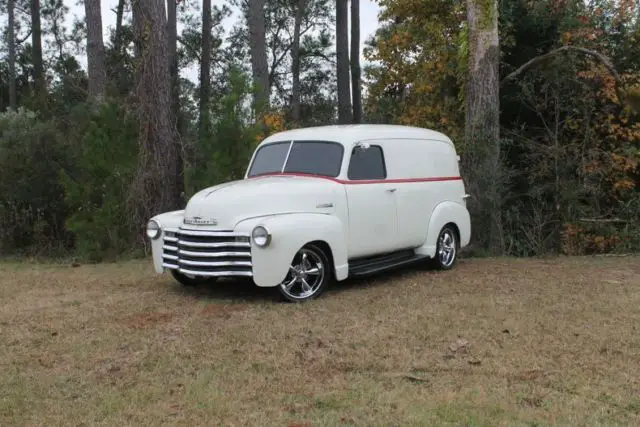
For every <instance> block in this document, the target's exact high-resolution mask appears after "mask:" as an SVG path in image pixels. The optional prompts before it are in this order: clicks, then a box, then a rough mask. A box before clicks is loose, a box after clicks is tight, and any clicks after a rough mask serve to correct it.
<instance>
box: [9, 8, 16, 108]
mask: <svg viewBox="0 0 640 427" xmlns="http://www.w3.org/2000/svg"><path fill="white" fill-rule="evenodd" d="M7 9H8V10H7V12H8V14H9V22H8V24H9V28H8V31H9V40H8V43H9V106H10V107H11V108H16V105H17V102H18V101H17V93H16V29H15V22H14V20H15V3H14V0H9V1H8V4H7Z"/></svg>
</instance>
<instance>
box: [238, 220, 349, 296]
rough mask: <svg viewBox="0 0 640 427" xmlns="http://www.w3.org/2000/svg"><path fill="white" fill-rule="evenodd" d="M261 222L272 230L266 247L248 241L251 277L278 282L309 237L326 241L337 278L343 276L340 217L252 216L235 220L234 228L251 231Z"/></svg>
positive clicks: (344, 257) (344, 256)
mask: <svg viewBox="0 0 640 427" xmlns="http://www.w3.org/2000/svg"><path fill="white" fill-rule="evenodd" d="M258 225H262V226H264V227H266V228H267V229H268V230H269V232H270V233H271V242H270V243H269V245H268V246H267V247H265V248H261V247H259V246H256V245H255V244H253V242H252V244H251V261H252V264H253V281H254V282H255V284H256V285H258V286H262V287H270V286H277V285H278V284H280V283H281V282H282V281H283V280H284V279H285V277H286V275H287V272H288V271H289V266H290V265H291V261H292V260H293V257H294V256H295V254H296V252H298V250H299V249H300V248H302V247H303V246H304V245H305V244H307V243H309V242H312V241H318V240H320V241H323V242H325V243H327V244H328V245H329V248H330V249H331V254H327V255H330V256H331V255H332V256H333V264H334V270H335V273H336V279H337V280H343V279H344V278H346V275H347V270H348V264H347V245H346V239H345V235H344V232H343V225H342V223H341V222H340V220H339V219H338V218H337V217H335V216H332V215H326V214H317V213H292V214H284V215H274V216H266V217H261V218H251V219H248V220H245V221H242V222H240V223H238V224H237V225H236V227H235V230H236V231H238V232H246V233H251V231H252V230H253V229H254V227H256V226H258Z"/></svg>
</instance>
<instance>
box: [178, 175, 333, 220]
mask: <svg viewBox="0 0 640 427" xmlns="http://www.w3.org/2000/svg"><path fill="white" fill-rule="evenodd" d="M341 191H344V190H342V188H341V186H340V185H339V184H338V183H336V182H334V181H332V180H330V179H323V178H316V177H301V176H287V175H278V176H263V177H256V178H250V179H242V180H237V181H231V182H226V183H224V184H220V185H216V186H213V187H209V188H205V189H204V190H201V191H199V192H198V193H196V194H194V195H193V197H192V198H191V199H190V200H189V202H188V203H187V206H186V208H185V210H184V218H193V217H199V219H200V220H203V221H211V220H214V221H215V225H203V226H202V227H203V228H206V229H212V230H232V229H233V228H234V227H235V226H236V224H238V223H239V222H240V221H243V220H245V219H248V218H254V217H258V216H263V215H275V214H284V213H300V212H314V213H315V212H327V209H326V208H321V207H319V206H318V205H322V204H327V203H333V204H334V205H335V203H336V200H337V197H338V194H339V192H341Z"/></svg>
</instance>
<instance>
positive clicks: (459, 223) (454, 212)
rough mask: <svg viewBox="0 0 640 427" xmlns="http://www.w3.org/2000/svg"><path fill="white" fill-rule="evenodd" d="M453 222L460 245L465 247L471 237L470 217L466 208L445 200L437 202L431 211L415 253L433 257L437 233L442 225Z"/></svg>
mask: <svg viewBox="0 0 640 427" xmlns="http://www.w3.org/2000/svg"><path fill="white" fill-rule="evenodd" d="M450 222H451V223H453V224H455V225H456V227H458V231H460V246H461V247H465V246H467V245H468V244H469V241H470V239H471V217H470V216H469V211H468V210H467V208H466V207H465V206H464V205H462V204H460V203H456V202H451V201H446V202H442V203H439V204H438V205H436V207H435V208H434V209H433V212H432V213H431V219H430V220H429V229H428V231H427V237H426V239H425V242H424V244H423V245H422V246H421V247H419V248H418V249H417V250H416V253H418V254H421V255H428V256H430V257H434V256H435V254H436V246H437V240H438V234H439V233H440V230H442V227H444V226H445V225H446V224H448V223H450Z"/></svg>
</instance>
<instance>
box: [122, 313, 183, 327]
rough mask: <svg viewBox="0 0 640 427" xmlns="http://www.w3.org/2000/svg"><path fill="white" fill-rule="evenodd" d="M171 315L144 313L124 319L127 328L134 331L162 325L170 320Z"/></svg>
mask: <svg viewBox="0 0 640 427" xmlns="http://www.w3.org/2000/svg"><path fill="white" fill-rule="evenodd" d="M172 317H173V315H172V314H171V313H161V312H146V313H138V314H135V315H133V316H129V317H128V318H127V319H126V323H127V325H128V326H129V327H131V328H134V329H145V328H150V327H152V326H154V325H155V324H157V323H164V322H168V321H169V320H171V318H172Z"/></svg>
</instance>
